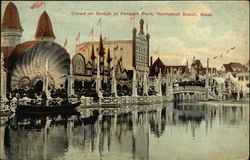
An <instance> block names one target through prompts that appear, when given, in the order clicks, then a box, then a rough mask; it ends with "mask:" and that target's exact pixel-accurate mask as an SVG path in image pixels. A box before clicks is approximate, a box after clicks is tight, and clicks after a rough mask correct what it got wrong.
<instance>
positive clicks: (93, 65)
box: [91, 45, 96, 74]
mask: <svg viewBox="0 0 250 160" xmlns="http://www.w3.org/2000/svg"><path fill="white" fill-rule="evenodd" d="M95 59H96V56H95V49H94V45H92V51H91V61H92V74H94V72H95Z"/></svg>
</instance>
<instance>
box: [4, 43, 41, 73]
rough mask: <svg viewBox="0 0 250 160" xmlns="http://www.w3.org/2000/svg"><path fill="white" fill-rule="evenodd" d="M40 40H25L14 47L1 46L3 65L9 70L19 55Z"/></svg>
mask: <svg viewBox="0 0 250 160" xmlns="http://www.w3.org/2000/svg"><path fill="white" fill-rule="evenodd" d="M39 42H41V41H27V42H24V43H21V44H18V45H17V46H16V47H1V52H3V53H4V66H5V67H6V68H7V69H8V70H11V68H12V66H13V65H14V64H15V62H16V60H17V59H18V58H19V57H21V56H22V55H23V54H24V53H25V51H27V50H28V49H29V48H30V47H32V46H33V45H35V44H37V43H39Z"/></svg>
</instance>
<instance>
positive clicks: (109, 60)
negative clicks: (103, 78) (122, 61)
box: [107, 49, 112, 63]
mask: <svg viewBox="0 0 250 160" xmlns="http://www.w3.org/2000/svg"><path fill="white" fill-rule="evenodd" d="M111 61H112V58H111V57H110V49H108V57H107V62H108V63H110V62H111Z"/></svg>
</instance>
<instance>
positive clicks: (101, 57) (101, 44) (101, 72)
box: [98, 35, 105, 76]
mask: <svg viewBox="0 0 250 160" xmlns="http://www.w3.org/2000/svg"><path fill="white" fill-rule="evenodd" d="M104 54H105V51H104V47H103V42H102V35H100V41H99V61H98V63H99V66H100V74H101V75H103V76H104Z"/></svg>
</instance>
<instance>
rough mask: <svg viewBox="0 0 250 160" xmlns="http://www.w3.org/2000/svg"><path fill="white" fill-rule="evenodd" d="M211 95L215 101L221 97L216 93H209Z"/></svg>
mask: <svg viewBox="0 0 250 160" xmlns="http://www.w3.org/2000/svg"><path fill="white" fill-rule="evenodd" d="M209 95H210V96H211V97H213V98H215V99H219V97H218V96H217V95H216V94H215V93H214V92H211V91H209Z"/></svg>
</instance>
